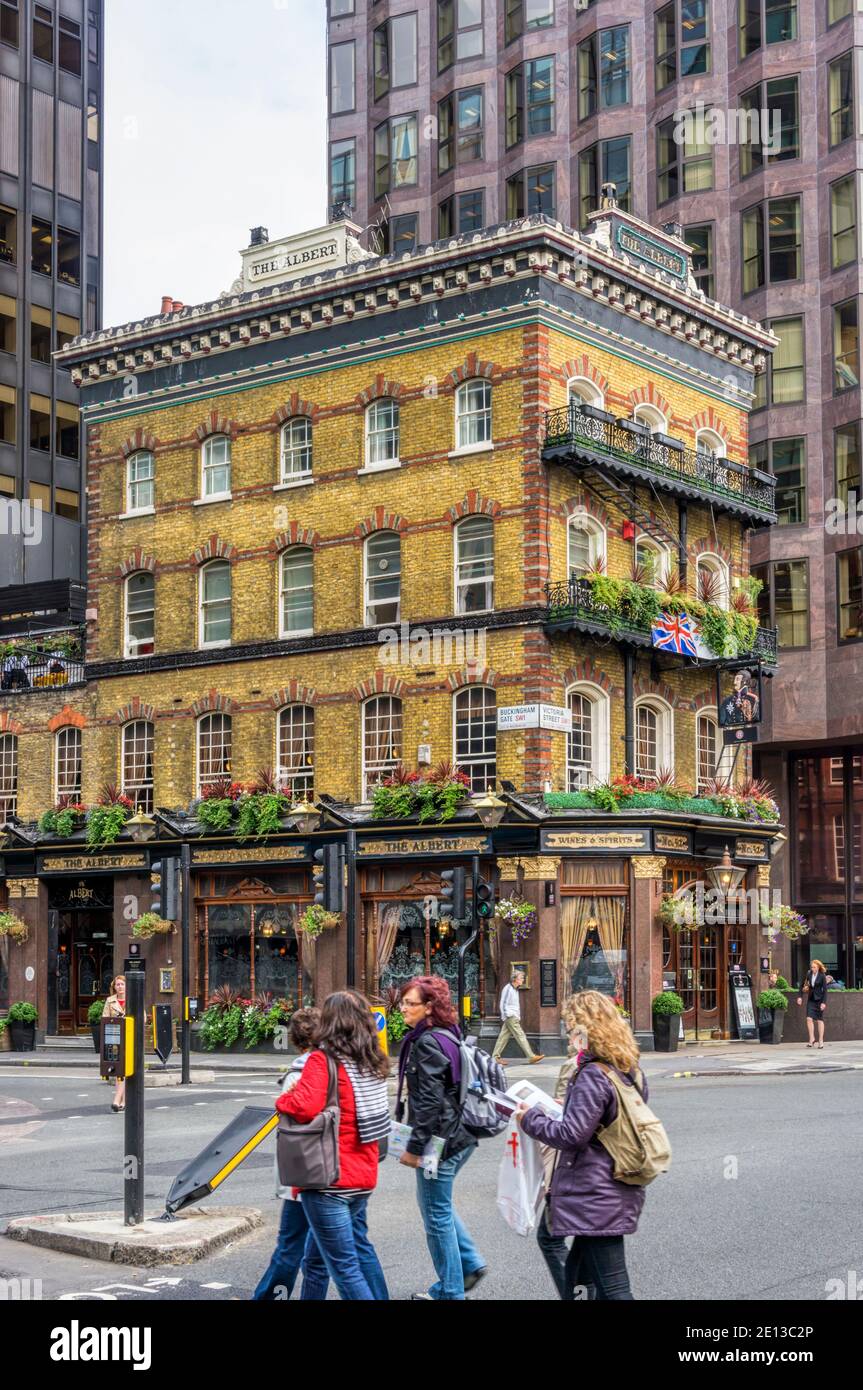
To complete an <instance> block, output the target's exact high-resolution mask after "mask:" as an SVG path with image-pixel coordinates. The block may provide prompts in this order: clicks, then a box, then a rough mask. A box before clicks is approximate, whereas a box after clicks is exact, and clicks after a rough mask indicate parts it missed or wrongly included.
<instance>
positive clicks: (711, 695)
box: [692, 690, 716, 714]
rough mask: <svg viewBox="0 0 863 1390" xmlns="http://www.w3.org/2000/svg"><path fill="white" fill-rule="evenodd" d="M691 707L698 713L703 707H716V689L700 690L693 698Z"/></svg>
mask: <svg viewBox="0 0 863 1390" xmlns="http://www.w3.org/2000/svg"><path fill="white" fill-rule="evenodd" d="M692 708H693V710H694V711H695V713H696V714H700V713H701V711H702V710H703V709H716V691H715V690H702V692H701V694H700V695H696V696H695V697H694V698H693V700H692Z"/></svg>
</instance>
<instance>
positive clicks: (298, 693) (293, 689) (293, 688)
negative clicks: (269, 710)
mask: <svg viewBox="0 0 863 1390" xmlns="http://www.w3.org/2000/svg"><path fill="white" fill-rule="evenodd" d="M317 703H318V692H317V690H316V689H315V687H314V686H313V685H301V684H300V682H299V681H296V680H291V681H288V684H287V685H285V686H283V687H282V689H281V690H276V691H274V693H273V694H272V695H271V696H270V704H271V705H272V707H273V709H275V710H279V709H284V708H285V706H286V705H316V704H317Z"/></svg>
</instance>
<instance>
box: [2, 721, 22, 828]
mask: <svg viewBox="0 0 863 1390" xmlns="http://www.w3.org/2000/svg"><path fill="white" fill-rule="evenodd" d="M17 814H18V740H17V738H16V737H15V735H14V734H3V735H2V736H0V826H3V825H5V824H6V822H7V821H8V820H9V819H10V818H11V817H12V816H17Z"/></svg>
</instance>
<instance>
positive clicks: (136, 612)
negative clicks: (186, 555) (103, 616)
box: [126, 572, 156, 657]
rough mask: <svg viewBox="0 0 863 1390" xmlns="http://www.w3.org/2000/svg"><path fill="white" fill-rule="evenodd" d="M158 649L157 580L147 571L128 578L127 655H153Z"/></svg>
mask: <svg viewBox="0 0 863 1390" xmlns="http://www.w3.org/2000/svg"><path fill="white" fill-rule="evenodd" d="M155 649H156V580H155V578H154V576H153V575H152V574H147V573H146V572H144V573H141V574H133V575H132V576H131V578H129V579H127V580H126V656H127V657H135V656H152V654H153V652H154V651H155Z"/></svg>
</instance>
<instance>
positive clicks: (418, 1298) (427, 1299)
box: [409, 1293, 435, 1303]
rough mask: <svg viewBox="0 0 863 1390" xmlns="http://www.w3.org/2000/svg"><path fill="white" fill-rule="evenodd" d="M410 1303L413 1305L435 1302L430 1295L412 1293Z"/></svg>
mask: <svg viewBox="0 0 863 1390" xmlns="http://www.w3.org/2000/svg"><path fill="white" fill-rule="evenodd" d="M409 1301H410V1302H411V1303H434V1301H435V1300H434V1299H433V1298H432V1296H431V1294H430V1293H412V1294H411V1296H410V1300H409Z"/></svg>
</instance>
